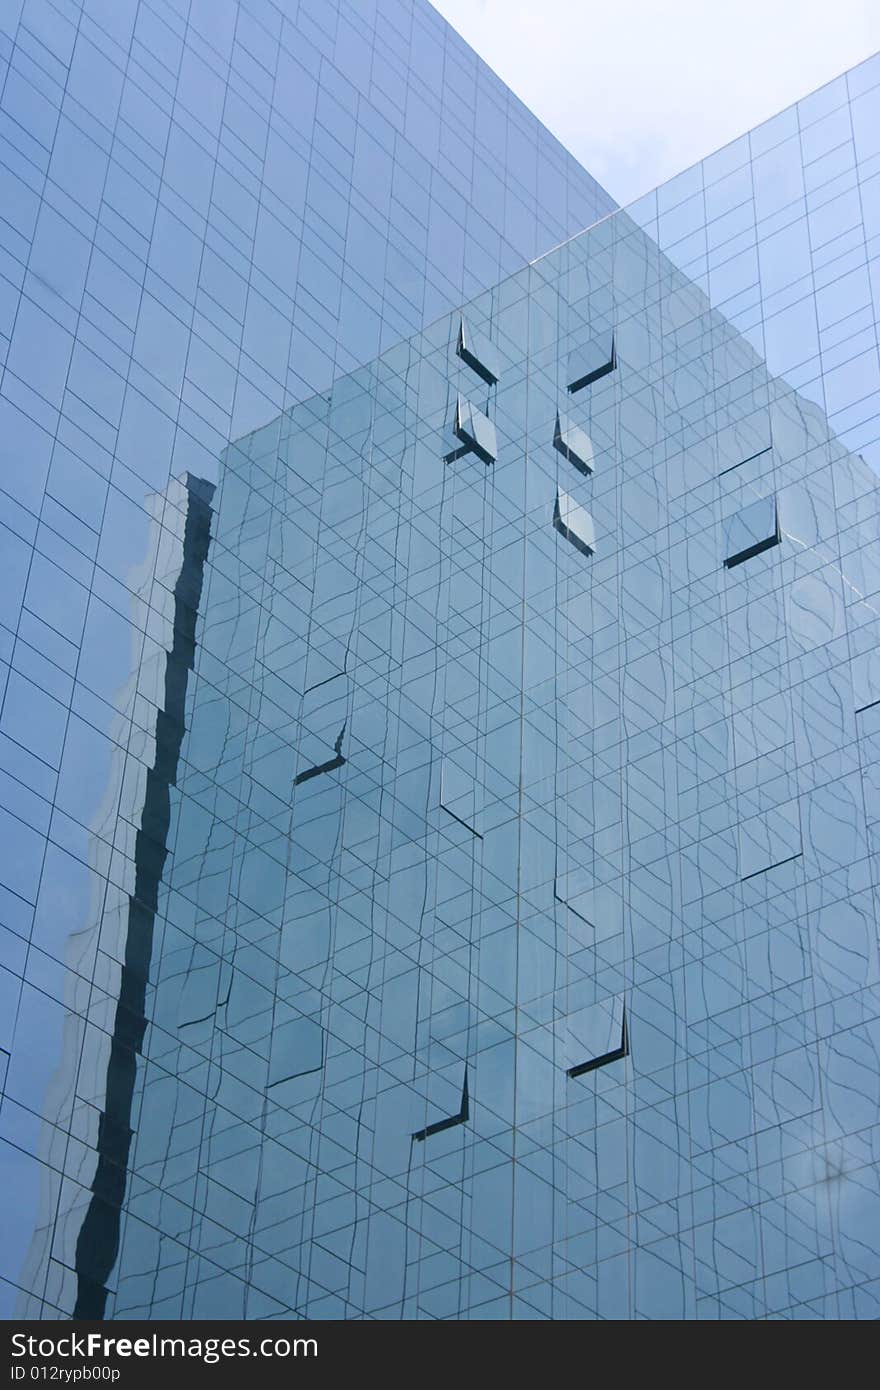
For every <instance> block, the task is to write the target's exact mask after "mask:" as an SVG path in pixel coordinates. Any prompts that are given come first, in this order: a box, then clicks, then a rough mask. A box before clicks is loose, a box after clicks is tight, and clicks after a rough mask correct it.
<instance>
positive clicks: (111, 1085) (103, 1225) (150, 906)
mask: <svg viewBox="0 0 880 1390" xmlns="http://www.w3.org/2000/svg"><path fill="white" fill-rule="evenodd" d="M186 488H187V494H188V497H187V510H186V523H185V526H184V533H183V561H182V564H181V568H180V573H179V575H178V577H177V582H176V584H175V586H174V636H173V640H172V645H171V650H170V651H169V652H168V653H167V654H166V658H165V700H164V705H163V708H162V709H160V710H159V711H158V712H157V715H156V733H155V740H156V757H155V761H154V764H153V766H152V767H151V768H150V769H149V771H148V772H147V785H146V792H145V794H144V806H143V811H142V813H141V825H140V829H139V830H138V832H137V837H136V839H135V855H134V858H135V887H134V893H133V895H132V896H131V897H130V898H129V905H128V930H127V933H126V941H125V959H124V963H123V966H122V974H121V977H120V985H119V999H118V1001H117V1004H116V1016H115V1019H114V1024H113V1036H112V1039H111V1043H110V1059H109V1061H108V1063H107V1088H106V1095H105V1100H104V1109H103V1112H102V1114H101V1118H100V1121H99V1123H98V1145H97V1148H98V1163H97V1167H96V1170H95V1177H94V1180H93V1181H92V1197H91V1200H90V1201H89V1205H88V1209H87V1211H86V1214H85V1217H84V1218H83V1223H82V1227H81V1229H80V1233H79V1236H78V1237H77V1242H76V1276H77V1297H76V1305H75V1307H74V1312H73V1316H74V1317H75V1318H90V1319H100V1318H103V1317H104V1314H105V1309H106V1303H107V1280H108V1279H109V1277H110V1273H111V1271H112V1269H113V1266H114V1264H115V1262H116V1256H117V1253H118V1250H119V1234H120V1225H121V1219H122V1204H123V1201H124V1199H125V1187H126V1181H127V1176H128V1159H129V1150H130V1147H131V1138H132V1129H131V1115H132V1102H133V1099H134V1088H135V1080H136V1075H137V1054H138V1053H139V1052H140V1051H141V1048H142V1046H143V1040H144V1034H145V1032H146V1028H147V1017H146V995H147V982H148V979H149V974H150V963H151V958H152V953H153V926H154V923H155V919H156V912H157V909H158V903H159V886H160V884H161V882H162V874H163V872H164V869H165V861H166V859H167V857H168V829H169V825H170V823H171V787H172V786H173V785H174V784H175V782H176V781H177V768H178V764H179V761H180V749H181V744H182V742H183V735H184V733H185V724H184V717H185V713H186V692H187V685H188V682H189V673H190V671H191V670H192V668H193V665H194V662H195V651H196V620H197V616H198V610H199V603H200V601H201V596H202V584H203V581H204V573H205V561H206V559H207V555H208V547H209V545H210V543H211V500H212V498H213V495H214V486H213V484H212V483H209V482H206V481H205V480H204V479H203V478H194V477H193V476H192V475H187V480H186Z"/></svg>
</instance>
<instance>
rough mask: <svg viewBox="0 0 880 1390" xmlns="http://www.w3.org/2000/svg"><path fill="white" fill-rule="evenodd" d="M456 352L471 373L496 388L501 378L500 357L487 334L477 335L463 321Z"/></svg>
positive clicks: (459, 330) (460, 326)
mask: <svg viewBox="0 0 880 1390" xmlns="http://www.w3.org/2000/svg"><path fill="white" fill-rule="evenodd" d="M455 350H456V352H457V353H458V355H459V357H460V358H461V360H462V362H466V363H467V365H468V366H469V367H470V368H471V371H474V372H476V374H477V376H478V377H481V378H482V379H483V381H485V382H486V384H487V385H488V386H494V385H495V383H496V381H497V380H498V378H499V377H500V376H501V365H500V361H499V357H498V350H497V348H495V346H494V345H493V344H492V343H491V342H490V341H489V339H488V338H487V337H486V335H485V333H475V332H474V331H473V330H472V329H470V328H468V326H467V324H466V323H465V321H464V319H462V320H461V322H460V324H459V329H458V344H457V346H456V349H455Z"/></svg>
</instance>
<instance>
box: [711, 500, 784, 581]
mask: <svg viewBox="0 0 880 1390" xmlns="http://www.w3.org/2000/svg"><path fill="white" fill-rule="evenodd" d="M781 539H782V532H781V531H780V529H779V512H778V510H777V507H776V498H775V497H761V498H760V499H759V500H758V501H757V502H751V503H750V504H749V506H748V507H744V508H743V510H742V511H741V512H736V513H735V514H734V515H733V516H730V517H728V518H727V521H726V522H725V523H724V563H725V565H726V567H727V568H728V569H733V567H734V565H741V564H743V563H744V561H746V560H751V559H753V557H754V556H755V555H760V554H761V552H762V551H764V550H769V549H770V547H771V546H774V545H778V544H779V542H780V540H781Z"/></svg>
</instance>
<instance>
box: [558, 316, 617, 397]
mask: <svg viewBox="0 0 880 1390" xmlns="http://www.w3.org/2000/svg"><path fill="white" fill-rule="evenodd" d="M616 366H617V356H616V353H615V348H614V333H613V331H612V330H611V329H610V328H609V329H606V331H605V332H604V333H600V334H598V335H597V336H596V337H595V338H591V339H590V341H589V342H588V343H584V345H583V346H582V347H578V348H575V350H574V351H573V352H571V353H569V357H568V389H569V391H570V392H571V393H572V395H573V394H574V392H575V391H582V390H583V388H584V387H585V386H589V385H590V383H591V382H593V381H598V380H599V379H600V378H601V377H603V376H607V374H608V373H609V372H613V370H614V368H615V367H616Z"/></svg>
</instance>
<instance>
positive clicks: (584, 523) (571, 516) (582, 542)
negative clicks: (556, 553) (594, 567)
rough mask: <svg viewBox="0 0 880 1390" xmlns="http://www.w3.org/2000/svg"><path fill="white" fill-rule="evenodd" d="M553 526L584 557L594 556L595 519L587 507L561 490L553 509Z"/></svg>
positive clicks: (558, 492) (557, 494)
mask: <svg viewBox="0 0 880 1390" xmlns="http://www.w3.org/2000/svg"><path fill="white" fill-rule="evenodd" d="M553 525H554V526H555V527H556V530H557V531H558V532H559V534H560V535H561V536H565V539H566V540H567V541H571V543H572V545H573V546H575V547H576V549H578V550H579V551H580V552H581V554H582V555H592V554H593V551H594V550H595V549H596V528H595V527H594V525H593V518H592V517H591V516H590V513H589V512H588V511H587V510H586V508H585V507H582V506H581V505H580V503H579V502H575V500H574V498H573V497H569V495H568V493H567V492H563V491H562V488H559V489H558V490H557V493H556V505H555V507H554V508H553Z"/></svg>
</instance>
